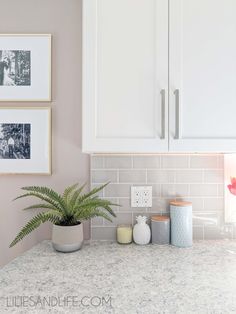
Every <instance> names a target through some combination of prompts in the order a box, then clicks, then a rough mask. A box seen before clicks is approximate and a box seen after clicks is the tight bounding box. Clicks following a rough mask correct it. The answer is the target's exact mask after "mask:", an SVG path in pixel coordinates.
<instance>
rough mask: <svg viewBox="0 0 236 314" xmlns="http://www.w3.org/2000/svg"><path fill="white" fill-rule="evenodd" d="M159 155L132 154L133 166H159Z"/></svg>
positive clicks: (147, 167) (153, 167)
mask: <svg viewBox="0 0 236 314" xmlns="http://www.w3.org/2000/svg"><path fill="white" fill-rule="evenodd" d="M160 164H161V158H160V156H134V157H133V167H134V168H139V169H155V168H160Z"/></svg>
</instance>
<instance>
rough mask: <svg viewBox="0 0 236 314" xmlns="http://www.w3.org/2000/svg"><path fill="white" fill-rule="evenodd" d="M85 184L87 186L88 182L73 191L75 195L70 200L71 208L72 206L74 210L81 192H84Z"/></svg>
mask: <svg viewBox="0 0 236 314" xmlns="http://www.w3.org/2000/svg"><path fill="white" fill-rule="evenodd" d="M85 186H86V183H84V184H83V185H82V186H81V187H80V188H79V189H78V190H76V191H75V192H74V193H73V195H72V197H71V200H70V208H71V210H72V211H73V210H74V207H75V205H76V203H77V201H78V199H79V197H80V194H81V192H82V190H83V189H84V187H85Z"/></svg>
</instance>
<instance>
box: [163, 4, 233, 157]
mask: <svg viewBox="0 0 236 314" xmlns="http://www.w3.org/2000/svg"><path fill="white" fill-rule="evenodd" d="M235 12H236V1H235V0H170V90H169V100H170V107H169V110H170V150H171V151H186V152H188V151H190V152H200V151H205V152H212V151H215V152H217V151H219V152H220V151H225V152H230V151H236V125H235V121H236V18H235Z"/></svg>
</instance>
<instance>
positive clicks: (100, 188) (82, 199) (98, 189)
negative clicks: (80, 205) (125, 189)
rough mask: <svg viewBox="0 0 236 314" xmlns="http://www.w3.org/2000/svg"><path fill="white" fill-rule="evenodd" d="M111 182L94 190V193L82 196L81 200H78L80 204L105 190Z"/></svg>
mask: <svg viewBox="0 0 236 314" xmlns="http://www.w3.org/2000/svg"><path fill="white" fill-rule="evenodd" d="M109 183H110V182H107V183H105V184H103V185H101V186H99V187H97V188H94V189H92V191H90V192H88V193H86V194H84V195H83V196H81V197H80V198H79V199H78V202H83V201H84V200H86V199H87V198H89V197H91V196H92V195H94V194H97V193H98V192H100V191H101V190H102V189H104V188H105V187H106V186H107V185H108V184H109Z"/></svg>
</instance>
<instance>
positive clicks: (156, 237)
mask: <svg viewBox="0 0 236 314" xmlns="http://www.w3.org/2000/svg"><path fill="white" fill-rule="evenodd" d="M151 227H152V243H153V244H161V245H163V244H169V243H170V217H168V216H152V218H151Z"/></svg>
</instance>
